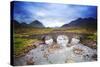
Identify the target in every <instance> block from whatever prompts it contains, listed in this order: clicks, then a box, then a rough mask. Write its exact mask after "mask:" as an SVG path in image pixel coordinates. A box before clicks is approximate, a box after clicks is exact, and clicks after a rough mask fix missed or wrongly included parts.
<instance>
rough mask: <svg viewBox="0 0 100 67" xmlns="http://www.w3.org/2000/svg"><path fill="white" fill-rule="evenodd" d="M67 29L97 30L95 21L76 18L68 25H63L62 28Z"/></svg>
mask: <svg viewBox="0 0 100 67" xmlns="http://www.w3.org/2000/svg"><path fill="white" fill-rule="evenodd" d="M68 27H79V28H87V29H95V30H96V29H97V19H94V18H84V19H82V18H78V19H76V20H74V21H72V22H70V23H69V24H64V25H63V26H62V28H68Z"/></svg>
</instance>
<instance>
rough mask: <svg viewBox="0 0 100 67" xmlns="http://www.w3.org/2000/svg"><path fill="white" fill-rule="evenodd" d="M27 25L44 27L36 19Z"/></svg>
mask: <svg viewBox="0 0 100 67" xmlns="http://www.w3.org/2000/svg"><path fill="white" fill-rule="evenodd" d="M29 26H30V27H38V28H43V27H44V25H43V24H42V23H41V22H40V21H38V20H35V21H33V22H31V23H30V24H29Z"/></svg>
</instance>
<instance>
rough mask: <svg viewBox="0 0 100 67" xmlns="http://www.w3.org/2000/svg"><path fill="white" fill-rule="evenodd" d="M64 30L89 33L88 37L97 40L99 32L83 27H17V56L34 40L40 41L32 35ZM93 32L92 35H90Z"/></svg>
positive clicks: (15, 35)
mask: <svg viewBox="0 0 100 67" xmlns="http://www.w3.org/2000/svg"><path fill="white" fill-rule="evenodd" d="M57 30H58V31H63V32H71V33H80V34H83V33H85V34H89V35H86V39H91V40H95V41H96V39H97V33H93V31H88V30H86V29H81V28H69V29H66V28H60V29H59V28H56V29H55V28H41V29H40V28H21V29H16V30H15V31H14V32H13V33H14V34H13V37H14V54H15V55H16V56H18V55H20V54H23V53H24V50H23V49H25V48H27V47H28V46H31V45H32V44H33V43H34V42H38V41H40V40H39V38H29V36H30V35H34V34H35V35H37V36H38V35H41V34H48V33H52V32H53V31H57ZM90 34H92V35H90ZM24 37H26V38H24Z"/></svg>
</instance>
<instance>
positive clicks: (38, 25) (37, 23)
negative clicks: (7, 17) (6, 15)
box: [12, 20, 44, 28]
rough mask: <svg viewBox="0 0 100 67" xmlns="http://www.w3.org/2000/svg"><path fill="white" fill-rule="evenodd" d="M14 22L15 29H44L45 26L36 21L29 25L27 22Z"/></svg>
mask: <svg viewBox="0 0 100 67" xmlns="http://www.w3.org/2000/svg"><path fill="white" fill-rule="evenodd" d="M12 22H13V27H14V28H25V27H34V28H43V27H44V25H43V24H42V23H41V22H40V21H38V20H35V21H33V22H31V23H30V24H27V23H25V22H22V23H20V22H18V21H17V20H12Z"/></svg>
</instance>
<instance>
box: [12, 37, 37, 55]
mask: <svg viewBox="0 0 100 67" xmlns="http://www.w3.org/2000/svg"><path fill="white" fill-rule="evenodd" d="M37 41H38V40H37V39H26V38H20V37H15V38H14V55H15V56H19V55H21V54H23V53H24V52H25V50H23V49H25V48H27V47H28V46H31V45H32V44H33V43H34V42H37ZM26 50H27V49H26Z"/></svg>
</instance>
